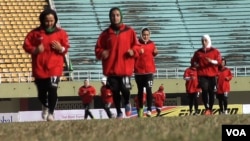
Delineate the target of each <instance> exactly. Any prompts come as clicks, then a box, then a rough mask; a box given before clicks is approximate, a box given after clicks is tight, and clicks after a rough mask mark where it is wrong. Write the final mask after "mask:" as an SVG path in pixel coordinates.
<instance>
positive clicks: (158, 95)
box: [153, 91, 166, 108]
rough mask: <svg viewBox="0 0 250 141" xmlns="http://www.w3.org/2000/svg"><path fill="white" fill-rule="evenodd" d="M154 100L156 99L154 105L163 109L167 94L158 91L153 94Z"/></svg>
mask: <svg viewBox="0 0 250 141" xmlns="http://www.w3.org/2000/svg"><path fill="white" fill-rule="evenodd" d="M153 99H154V101H155V102H154V103H155V107H159V108H161V107H162V106H163V105H164V102H165V99H166V97H165V93H164V92H163V91H156V92H154V94H153Z"/></svg>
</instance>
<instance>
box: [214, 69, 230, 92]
mask: <svg viewBox="0 0 250 141" xmlns="http://www.w3.org/2000/svg"><path fill="white" fill-rule="evenodd" d="M232 78H233V75H232V73H231V70H230V69H229V68H227V67H224V68H222V69H221V70H219V73H218V78H217V94H224V92H230V80H232Z"/></svg>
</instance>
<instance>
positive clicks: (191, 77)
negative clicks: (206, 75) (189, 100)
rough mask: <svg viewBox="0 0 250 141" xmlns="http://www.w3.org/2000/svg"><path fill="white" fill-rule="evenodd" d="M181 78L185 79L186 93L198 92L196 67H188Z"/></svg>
mask: <svg viewBox="0 0 250 141" xmlns="http://www.w3.org/2000/svg"><path fill="white" fill-rule="evenodd" d="M183 79H184V80H186V83H185V87H186V92H187V93H190V94H191V93H196V92H199V90H200V89H199V82H198V75H197V70H196V68H194V67H188V68H187V69H186V70H185V72H184V75H183Z"/></svg>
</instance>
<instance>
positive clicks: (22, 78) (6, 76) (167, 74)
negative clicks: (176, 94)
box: [0, 66, 250, 83]
mask: <svg viewBox="0 0 250 141" xmlns="http://www.w3.org/2000/svg"><path fill="white" fill-rule="evenodd" d="M228 68H230V69H231V71H232V73H233V75H234V77H246V76H250V66H235V67H232V66H230V67H228ZM185 69H186V68H166V69H157V71H156V73H155V79H178V78H183V74H184V71H185ZM63 73H64V74H63V77H61V81H83V80H84V79H86V78H88V79H90V80H92V81H99V80H100V79H101V78H102V77H103V74H102V70H76V71H71V72H68V71H65V72H63ZM132 79H134V77H132ZM33 81H34V78H33V77H32V74H31V72H30V73H0V83H30V82H33Z"/></svg>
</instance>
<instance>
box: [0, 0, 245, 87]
mask: <svg viewBox="0 0 250 141" xmlns="http://www.w3.org/2000/svg"><path fill="white" fill-rule="evenodd" d="M50 2H51V4H53V7H55V9H56V11H57V12H58V16H59V23H60V25H61V26H62V27H63V28H65V29H66V30H67V31H68V33H69V38H70V43H71V48H70V50H69V59H70V60H71V62H72V66H73V68H74V70H75V71H76V72H73V73H74V76H76V75H79V74H81V75H82V77H75V78H74V79H79V78H83V77H86V76H91V77H93V79H97V80H98V79H100V77H101V63H100V61H97V60H96V59H95V55H94V46H95V42H96V39H97V37H98V35H99V33H100V32H101V31H102V30H104V29H105V28H106V27H107V26H108V25H109V20H108V10H109V9H110V7H112V6H119V7H121V9H122V10H123V15H124V22H125V23H127V24H128V25H131V26H132V27H134V28H135V29H136V31H137V32H139V31H140V28H141V27H142V26H148V27H150V28H151V30H152V40H154V41H155V43H156V45H157V47H158V49H159V51H160V54H159V55H158V56H157V57H156V65H157V68H158V70H157V75H156V77H157V78H160V77H161V76H163V77H164V78H179V77H181V75H182V73H183V70H184V68H185V67H187V66H189V60H190V57H191V56H192V55H193V52H194V51H195V50H196V49H197V48H199V47H200V37H201V35H203V34H210V35H211V38H212V42H213V45H214V46H216V47H218V48H219V49H220V50H221V52H222V55H223V56H224V57H226V59H227V60H228V66H230V67H231V68H232V70H233V71H238V72H242V73H247V74H248V73H250V72H249V69H245V68H244V66H248V65H249V63H250V61H249V57H248V56H249V55H248V52H249V49H248V44H249V42H250V40H249V35H250V32H249V25H250V19H249V18H246V17H247V16H248V13H249V7H250V6H249V3H250V2H249V1H247V0H242V1H226V2H225V1H206V2H204V1H201V0H185V1H183V0H182V1H176V0H168V1H165V0H157V1H150V0H143V1H133V0H127V1H116V0H109V1H103V0H90V1H82V0H50ZM0 5H1V8H0V17H1V19H2V21H1V26H0V28H1V31H0V41H1V42H0V72H1V77H0V78H1V79H0V80H1V83H5V82H7V83H9V82H31V81H32V80H33V79H32V77H31V73H30V72H31V65H30V61H31V60H30V57H29V56H28V54H26V53H25V52H24V51H23V49H22V42H23V39H24V37H25V35H26V34H27V32H28V31H30V30H31V29H32V28H34V27H36V26H37V25H39V21H38V18H37V17H38V15H39V13H40V12H41V11H42V10H43V8H44V7H46V6H48V2H47V1H46V0H26V1H17V0H11V1H8V0H1V1H0ZM138 36H139V34H138ZM240 66H243V68H240V69H238V68H235V67H240ZM247 68H249V67H247ZM77 71H79V72H77ZM89 71H91V72H89ZM244 71H247V72H244ZM5 73H6V74H5ZM8 73H10V74H11V75H8ZM13 73H16V74H13ZM21 73H24V74H21ZM158 73H161V74H158ZM234 73H237V72H234ZM7 76H8V77H7ZM238 76H240V75H238ZM16 77H17V78H16ZM65 80H66V79H65Z"/></svg>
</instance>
